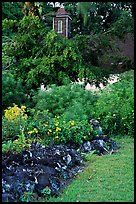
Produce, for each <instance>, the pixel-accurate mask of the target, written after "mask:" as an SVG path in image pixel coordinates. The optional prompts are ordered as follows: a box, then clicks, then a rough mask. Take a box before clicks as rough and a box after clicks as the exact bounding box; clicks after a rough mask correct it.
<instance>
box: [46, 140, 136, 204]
mask: <svg viewBox="0 0 136 204" xmlns="http://www.w3.org/2000/svg"><path fill="white" fill-rule="evenodd" d="M115 141H117V142H118V143H119V144H120V146H121V148H120V149H119V150H118V152H116V153H114V154H112V155H105V156H102V157H100V156H97V155H93V156H92V157H91V160H90V161H88V162H87V163H86V167H85V169H84V171H83V172H81V173H79V174H78V175H77V176H76V177H75V179H74V180H73V181H72V182H71V184H69V186H67V187H66V188H65V189H64V192H63V193H62V194H61V196H60V197H58V198H55V197H50V199H49V200H48V202H134V139H133V138H129V137H124V138H116V139H115ZM46 202H47V201H46Z"/></svg>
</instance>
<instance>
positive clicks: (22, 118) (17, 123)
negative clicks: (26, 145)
mask: <svg viewBox="0 0 136 204" xmlns="http://www.w3.org/2000/svg"><path fill="white" fill-rule="evenodd" d="M25 109H26V107H25V106H21V108H19V107H18V106H17V105H16V104H14V106H13V107H8V108H7V109H5V110H4V112H5V114H4V116H3V118H2V140H4V141H8V140H9V139H11V140H14V139H16V138H17V137H18V135H20V134H21V131H22V129H24V127H25V125H26V121H27V117H28V116H27V114H26V113H25Z"/></svg>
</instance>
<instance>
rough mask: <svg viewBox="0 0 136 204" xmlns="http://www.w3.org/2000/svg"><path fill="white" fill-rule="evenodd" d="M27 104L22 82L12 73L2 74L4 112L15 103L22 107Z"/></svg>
mask: <svg viewBox="0 0 136 204" xmlns="http://www.w3.org/2000/svg"><path fill="white" fill-rule="evenodd" d="M25 102H27V97H26V95H25V91H24V87H23V85H22V81H21V80H16V79H15V78H14V76H13V75H12V74H11V73H10V72H4V71H3V72H2V110H4V109H6V108H7V107H8V106H11V105H12V104H13V103H16V104H18V105H22V104H24V103H25Z"/></svg>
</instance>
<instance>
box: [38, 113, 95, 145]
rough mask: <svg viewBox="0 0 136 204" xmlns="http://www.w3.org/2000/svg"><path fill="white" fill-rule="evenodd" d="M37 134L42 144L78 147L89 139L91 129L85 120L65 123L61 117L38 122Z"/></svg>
mask: <svg viewBox="0 0 136 204" xmlns="http://www.w3.org/2000/svg"><path fill="white" fill-rule="evenodd" d="M38 122H39V124H37V125H38V133H39V136H40V138H41V139H42V143H44V144H45V145H49V144H67V143H71V144H73V145H80V144H81V143H82V142H83V141H86V140H87V139H91V134H90V133H91V131H92V128H91V126H90V124H89V123H88V121H87V120H82V121H74V120H69V121H66V120H64V119H63V116H55V117H54V118H50V120H48V121H46V120H45V121H44V122H42V123H40V121H38Z"/></svg>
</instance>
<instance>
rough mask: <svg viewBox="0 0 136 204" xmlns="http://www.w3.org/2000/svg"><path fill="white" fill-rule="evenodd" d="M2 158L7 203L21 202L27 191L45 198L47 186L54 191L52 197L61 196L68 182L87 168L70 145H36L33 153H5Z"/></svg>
mask: <svg viewBox="0 0 136 204" xmlns="http://www.w3.org/2000/svg"><path fill="white" fill-rule="evenodd" d="M2 158H3V161H2V164H3V165H2V167H3V168H2V178H3V180H2V201H3V202H5V201H7V202H12V201H15V202H17V201H21V200H20V197H21V196H22V195H23V194H24V192H36V193H37V195H38V196H41V191H42V190H43V189H44V188H45V187H46V186H48V187H49V188H50V189H51V195H56V196H58V195H59V193H60V190H61V189H62V188H63V187H64V186H65V184H66V183H67V182H66V181H67V180H68V179H70V178H72V177H73V176H74V175H75V174H76V173H77V172H79V170H82V169H83V165H82V164H83V159H82V157H81V156H80V154H79V153H77V151H76V150H74V149H70V148H68V147H67V146H66V145H54V146H49V147H47V148H45V147H44V146H42V145H41V144H40V143H38V144H37V143H32V145H31V148H30V150H25V151H22V152H21V153H19V154H15V153H7V154H3V156H2ZM77 167H78V168H77Z"/></svg>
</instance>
